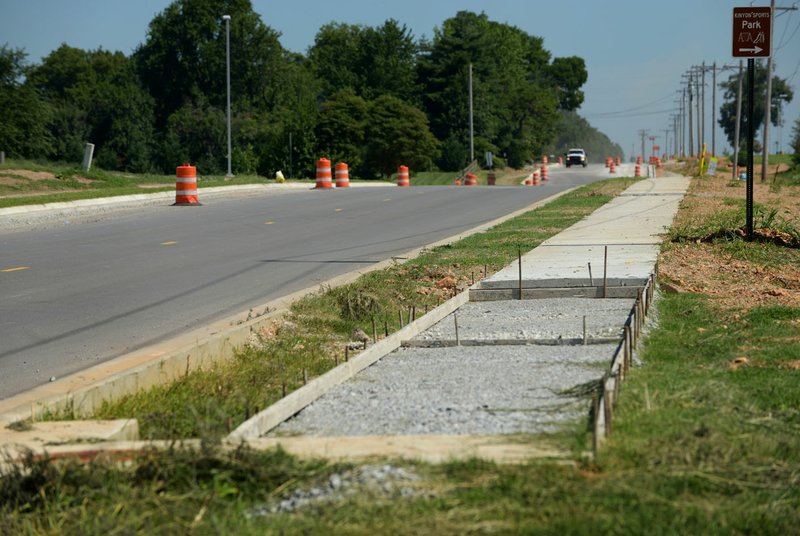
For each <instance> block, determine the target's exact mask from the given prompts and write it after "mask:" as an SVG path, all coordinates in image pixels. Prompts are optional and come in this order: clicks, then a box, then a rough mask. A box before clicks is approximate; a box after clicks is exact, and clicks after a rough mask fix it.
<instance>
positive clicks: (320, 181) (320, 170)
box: [316, 158, 333, 188]
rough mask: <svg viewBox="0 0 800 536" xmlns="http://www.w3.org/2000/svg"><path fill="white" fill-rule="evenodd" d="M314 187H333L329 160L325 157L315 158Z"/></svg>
mask: <svg viewBox="0 0 800 536" xmlns="http://www.w3.org/2000/svg"><path fill="white" fill-rule="evenodd" d="M316 188H333V182H332V181H331V161H330V160H328V159H327V158H320V159H319V160H317V186H316Z"/></svg>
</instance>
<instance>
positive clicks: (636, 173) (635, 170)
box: [633, 164, 642, 177]
mask: <svg viewBox="0 0 800 536" xmlns="http://www.w3.org/2000/svg"><path fill="white" fill-rule="evenodd" d="M633 176H634V177H641V176H642V166H641V164H636V167H634V168H633Z"/></svg>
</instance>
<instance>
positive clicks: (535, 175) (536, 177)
mask: <svg viewBox="0 0 800 536" xmlns="http://www.w3.org/2000/svg"><path fill="white" fill-rule="evenodd" d="M531 184H532V185H533V186H539V185H540V184H541V182H539V172H538V171H534V172H533V177H532V182H531Z"/></svg>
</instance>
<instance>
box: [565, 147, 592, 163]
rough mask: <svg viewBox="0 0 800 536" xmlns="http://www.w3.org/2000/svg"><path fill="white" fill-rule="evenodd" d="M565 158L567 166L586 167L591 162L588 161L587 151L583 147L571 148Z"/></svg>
mask: <svg viewBox="0 0 800 536" xmlns="http://www.w3.org/2000/svg"><path fill="white" fill-rule="evenodd" d="M565 160H566V164H567V167H570V166H576V165H577V166H583V167H586V166H587V165H588V164H589V163H588V162H587V161H586V151H584V150H583V149H570V150H569V151H568V152H567V158H565Z"/></svg>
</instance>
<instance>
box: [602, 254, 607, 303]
mask: <svg viewBox="0 0 800 536" xmlns="http://www.w3.org/2000/svg"><path fill="white" fill-rule="evenodd" d="M607 276H608V246H606V247H605V251H604V253H603V297H604V298H607V297H608V284H607V280H608V277H607Z"/></svg>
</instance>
